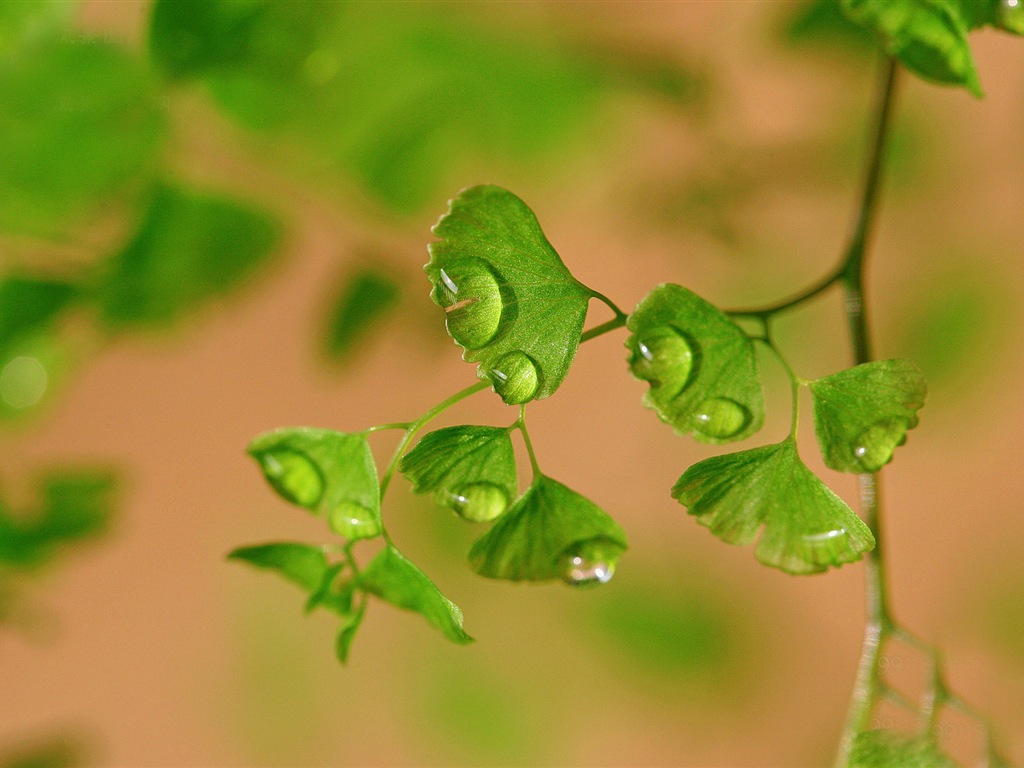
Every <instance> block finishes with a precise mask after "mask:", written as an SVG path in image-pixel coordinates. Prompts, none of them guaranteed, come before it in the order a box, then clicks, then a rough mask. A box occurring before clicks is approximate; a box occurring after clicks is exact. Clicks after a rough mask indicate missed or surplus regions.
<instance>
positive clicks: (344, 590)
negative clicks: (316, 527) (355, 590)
mask: <svg viewBox="0 0 1024 768" xmlns="http://www.w3.org/2000/svg"><path fill="white" fill-rule="evenodd" d="M228 559H230V560H241V561H242V562H244V563H248V564H249V565H251V566H254V567H256V568H262V569H264V570H268V571H273V572H275V573H277V574H279V575H281V576H283V577H284V578H285V579H287V580H288V581H291V582H292V583H294V584H297V585H299V586H300V587H302V589H303V590H305V591H306V592H308V593H309V599H308V601H307V603H306V611H307V612H308V611H311V610H313V609H314V608H316V607H318V606H324V607H325V608H328V609H329V610H331V611H334V612H335V613H337V614H339V615H341V616H348V615H349V614H350V613H351V611H352V593H351V589H350V588H348V587H344V586H343V587H341V588H337V585H336V584H335V580H336V577H337V576H338V574H339V573H340V572H341V570H342V567H343V566H342V565H341V564H338V565H331V564H329V563H328V562H327V557H326V555H325V554H324V550H323V547H315V546H312V545H311V544H298V543H294V542H273V543H270V544H257V545H255V546H249V547H239V548H237V549H235V550H233V551H232V552H230V553H229V554H228Z"/></svg>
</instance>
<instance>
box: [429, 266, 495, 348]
mask: <svg viewBox="0 0 1024 768" xmlns="http://www.w3.org/2000/svg"><path fill="white" fill-rule="evenodd" d="M434 300H435V301H436V302H437V303H438V304H440V305H441V306H442V307H444V309H445V312H446V313H447V319H446V321H445V324H446V325H447V327H448V333H449V334H451V337H452V338H453V339H455V341H457V342H458V343H459V344H461V345H462V346H463V347H465V348H466V349H479V348H480V347H482V346H484V345H486V344H487V343H488V342H489V341H491V339H493V338H494V337H495V335H497V333H498V328H499V327H500V325H501V313H502V308H503V306H504V302H503V301H502V298H501V288H500V286H499V284H498V278H497V277H495V275H494V273H493V272H492V271H491V269H490V267H488V266H487V264H486V263H485V262H484V261H482V260H481V259H462V260H460V261H456V262H454V263H452V264H449V265H448V266H446V267H445V268H444V269H442V270H441V274H440V280H438V282H437V285H435V286H434Z"/></svg>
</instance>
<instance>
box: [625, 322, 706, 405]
mask: <svg viewBox="0 0 1024 768" xmlns="http://www.w3.org/2000/svg"><path fill="white" fill-rule="evenodd" d="M631 344H632V348H633V354H632V355H631V357H630V360H629V368H630V370H631V371H632V372H633V375H634V376H636V377H637V378H638V379H642V380H643V381H648V382H650V383H651V386H654V387H660V388H661V389H663V390H665V393H666V394H667V395H668V396H669V397H675V396H676V395H678V394H679V393H680V392H682V391H683V390H684V389H686V386H687V385H688V384H689V383H690V379H691V374H692V373H693V369H694V362H695V354H694V348H693V344H692V342H690V341H689V340H688V339H687V338H686V337H685V336H684V335H683V334H682V333H680V332H679V331H677V330H676V329H675V328H671V327H667V326H666V327H664V328H656V329H654V330H652V331H649V332H648V333H645V334H643V335H641V336H637V337H633V339H631Z"/></svg>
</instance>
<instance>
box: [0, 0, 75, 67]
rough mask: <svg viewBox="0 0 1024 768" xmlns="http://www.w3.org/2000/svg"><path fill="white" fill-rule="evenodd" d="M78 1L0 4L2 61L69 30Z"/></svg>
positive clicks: (0, 48) (36, 0)
mask: <svg viewBox="0 0 1024 768" xmlns="http://www.w3.org/2000/svg"><path fill="white" fill-rule="evenodd" d="M76 2H77V0H33V1H32V2H16V1H15V0H12V1H11V2H5V3H0V58H3V57H4V56H7V55H11V54H13V53H14V52H15V51H16V50H18V49H19V48H22V47H27V46H30V45H32V44H34V43H35V42H36V41H38V40H40V39H41V38H47V37H52V36H53V35H54V34H55V33H57V31H58V30H59V29H60V28H62V27H65V26H66V25H67V23H68V21H69V20H70V18H71V14H72V12H73V11H74V8H75V4H76Z"/></svg>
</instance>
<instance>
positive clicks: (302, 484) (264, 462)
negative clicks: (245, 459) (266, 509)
mask: <svg viewBox="0 0 1024 768" xmlns="http://www.w3.org/2000/svg"><path fill="white" fill-rule="evenodd" d="M256 460H257V461H258V462H259V464H260V468H261V469H262V470H263V475H264V477H266V478H267V482H269V483H270V484H271V485H272V486H273V487H274V490H275V491H277V492H278V493H279V494H280V495H281V496H282V497H283V498H284V499H286V500H288V501H290V502H291V503H292V504H298V505H299V506H300V507H307V508H312V507H315V506H316V505H317V503H318V502H319V501H320V498H321V497H322V496H323V493H324V478H323V476H322V475H321V474H320V469H319V468H318V467H317V465H316V464H314V463H313V462H312V461H311V460H310V459H309V458H308V457H307V456H305V455H304V454H301V453H299V452H298V451H290V450H288V449H285V448H282V449H279V450H272V451H265V452H263V453H260V454H257V456H256Z"/></svg>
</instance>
